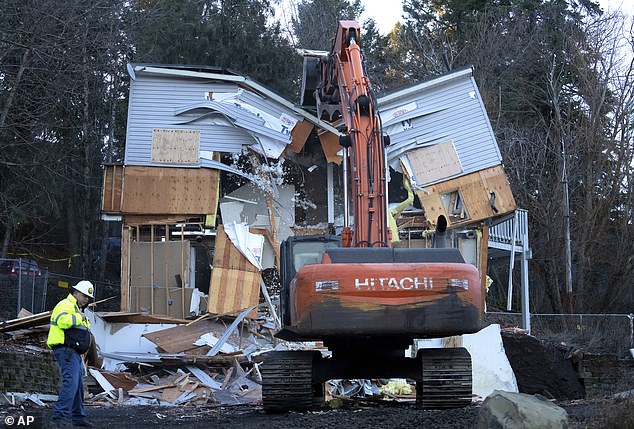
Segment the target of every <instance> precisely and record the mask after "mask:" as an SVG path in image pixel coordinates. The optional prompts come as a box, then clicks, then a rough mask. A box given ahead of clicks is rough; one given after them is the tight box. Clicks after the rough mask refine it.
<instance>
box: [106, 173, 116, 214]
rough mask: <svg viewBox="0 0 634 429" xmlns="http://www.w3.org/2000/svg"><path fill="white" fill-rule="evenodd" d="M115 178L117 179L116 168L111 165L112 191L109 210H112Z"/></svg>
mask: <svg viewBox="0 0 634 429" xmlns="http://www.w3.org/2000/svg"><path fill="white" fill-rule="evenodd" d="M106 171H107V169H106ZM116 177H117V166H116V165H113V166H112V191H111V192H110V209H111V210H114V190H115V180H116Z"/></svg>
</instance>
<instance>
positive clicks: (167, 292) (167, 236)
mask: <svg viewBox="0 0 634 429" xmlns="http://www.w3.org/2000/svg"><path fill="white" fill-rule="evenodd" d="M169 240H170V227H169V224H167V223H166V224H165V242H166V243H167V242H169ZM163 256H164V258H165V313H166V314H167V315H168V316H169V308H170V307H169V303H170V290H169V289H170V288H169V286H170V285H169V280H168V273H169V266H168V261H167V252H163Z"/></svg>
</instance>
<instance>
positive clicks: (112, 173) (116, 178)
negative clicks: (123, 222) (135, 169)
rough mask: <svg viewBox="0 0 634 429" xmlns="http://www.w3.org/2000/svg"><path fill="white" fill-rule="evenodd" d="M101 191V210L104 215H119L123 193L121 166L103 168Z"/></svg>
mask: <svg viewBox="0 0 634 429" xmlns="http://www.w3.org/2000/svg"><path fill="white" fill-rule="evenodd" d="M101 189H102V192H101V210H102V211H104V212H106V213H120V212H121V197H122V193H123V165H106V166H104V171H103V186H102V188H101Z"/></svg>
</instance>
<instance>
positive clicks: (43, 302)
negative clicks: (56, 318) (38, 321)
mask: <svg viewBox="0 0 634 429" xmlns="http://www.w3.org/2000/svg"><path fill="white" fill-rule="evenodd" d="M42 289H43V291H42V305H41V306H40V313H43V312H44V309H46V290H47V289H48V270H46V271H45V272H44V284H43V285H42Z"/></svg>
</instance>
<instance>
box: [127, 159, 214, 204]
mask: <svg viewBox="0 0 634 429" xmlns="http://www.w3.org/2000/svg"><path fill="white" fill-rule="evenodd" d="M219 178H220V173H219V172H218V170H212V169H208V168H170V167H144V166H126V167H125V173H124V178H123V180H124V189H123V203H122V208H121V211H122V212H123V213H126V214H143V215H155V214H200V215H203V214H215V213H216V207H217V200H218V186H219Z"/></svg>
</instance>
